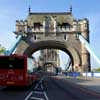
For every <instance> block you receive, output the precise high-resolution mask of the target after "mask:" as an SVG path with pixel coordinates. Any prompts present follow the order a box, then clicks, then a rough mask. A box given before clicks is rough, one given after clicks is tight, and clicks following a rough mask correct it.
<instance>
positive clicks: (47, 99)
mask: <svg viewBox="0 0 100 100" xmlns="http://www.w3.org/2000/svg"><path fill="white" fill-rule="evenodd" d="M41 88H42V89H43V85H42V84H41ZM43 94H44V96H45V98H46V100H49V98H48V96H47V94H46V92H45V91H44V92H43Z"/></svg>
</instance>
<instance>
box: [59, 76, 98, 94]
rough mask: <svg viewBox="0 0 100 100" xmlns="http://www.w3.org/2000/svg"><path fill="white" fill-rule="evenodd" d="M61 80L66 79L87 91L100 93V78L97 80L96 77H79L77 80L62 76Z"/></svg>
mask: <svg viewBox="0 0 100 100" xmlns="http://www.w3.org/2000/svg"><path fill="white" fill-rule="evenodd" d="M59 78H63V79H66V80H67V81H69V82H72V83H74V84H78V85H81V86H83V87H85V88H87V89H90V90H92V91H95V92H97V93H100V78H95V77H77V78H75V77H66V76H63V75H60V76H59Z"/></svg>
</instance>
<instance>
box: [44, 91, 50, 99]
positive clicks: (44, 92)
mask: <svg viewBox="0 0 100 100" xmlns="http://www.w3.org/2000/svg"><path fill="white" fill-rule="evenodd" d="M43 93H44V96H45V98H46V100H49V98H48V96H47V94H46V92H45V91H44V92H43Z"/></svg>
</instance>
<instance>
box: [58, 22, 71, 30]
mask: <svg viewBox="0 0 100 100" xmlns="http://www.w3.org/2000/svg"><path fill="white" fill-rule="evenodd" d="M57 26H58V27H60V28H65V29H66V28H71V25H70V24H69V23H62V24H60V23H58V25H57Z"/></svg>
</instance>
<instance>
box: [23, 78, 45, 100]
mask: <svg viewBox="0 0 100 100" xmlns="http://www.w3.org/2000/svg"><path fill="white" fill-rule="evenodd" d="M43 79H44V78H42V79H41V80H40V81H39V82H38V83H37V84H36V86H35V88H34V89H37V88H38V86H39V84H40V83H42V81H43ZM32 94H33V91H31V92H30V93H29V94H28V95H27V97H26V98H25V100H28V99H29V98H30V96H31V95H32Z"/></svg>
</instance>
